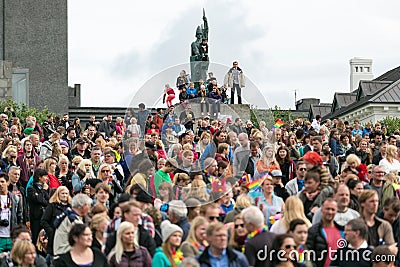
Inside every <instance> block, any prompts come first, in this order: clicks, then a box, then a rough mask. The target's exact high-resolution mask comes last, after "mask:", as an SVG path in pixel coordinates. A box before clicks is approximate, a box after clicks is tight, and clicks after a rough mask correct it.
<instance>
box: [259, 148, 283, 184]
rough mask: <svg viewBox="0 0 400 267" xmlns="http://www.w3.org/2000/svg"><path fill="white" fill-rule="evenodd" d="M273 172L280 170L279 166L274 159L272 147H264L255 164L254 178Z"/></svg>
mask: <svg viewBox="0 0 400 267" xmlns="http://www.w3.org/2000/svg"><path fill="white" fill-rule="evenodd" d="M273 170H280V166H279V163H278V162H277V161H276V159H275V151H274V147H273V146H272V145H266V146H265V147H264V149H263V151H262V156H261V158H260V159H259V160H258V161H257V162H256V172H255V173H254V177H256V178H258V177H260V176H261V175H263V174H265V173H267V172H271V171H273Z"/></svg>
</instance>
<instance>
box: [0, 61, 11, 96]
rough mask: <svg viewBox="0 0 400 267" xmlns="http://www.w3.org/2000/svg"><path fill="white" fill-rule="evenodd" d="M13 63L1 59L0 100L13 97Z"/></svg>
mask: <svg viewBox="0 0 400 267" xmlns="http://www.w3.org/2000/svg"><path fill="white" fill-rule="evenodd" d="M11 79H12V63H11V62H10V61H2V60H0V100H2V99H11V97H12V92H11V85H12V82H11Z"/></svg>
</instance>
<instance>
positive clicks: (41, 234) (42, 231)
mask: <svg viewBox="0 0 400 267" xmlns="http://www.w3.org/2000/svg"><path fill="white" fill-rule="evenodd" d="M44 233H45V230H44V229H42V230H40V232H39V235H38V239H37V242H36V247H37V249H38V251H40V252H44V253H46V252H47V248H45V247H44V246H43V243H42V242H40V238H41V237H43V234H44Z"/></svg>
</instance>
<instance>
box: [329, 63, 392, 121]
mask: <svg viewBox="0 0 400 267" xmlns="http://www.w3.org/2000/svg"><path fill="white" fill-rule="evenodd" d="M396 69H399V70H400V67H399V68H396ZM387 73H389V74H388V75H387V76H386V77H389V76H390V77H392V78H396V77H397V76H396V72H391V71H389V72H387ZM384 75H385V74H384ZM384 75H382V76H380V77H383V76H384ZM378 78H379V77H378ZM368 103H391V104H400V76H398V79H397V80H396V81H394V82H393V81H389V80H384V78H382V80H372V81H360V84H359V87H358V89H357V95H356V98H355V100H354V102H353V103H352V104H350V105H347V106H345V107H341V108H340V109H335V110H334V109H333V108H332V111H333V112H332V113H330V114H327V115H325V116H323V119H329V118H334V117H339V116H341V115H344V114H346V113H348V112H349V111H352V110H354V109H356V108H359V107H362V106H364V105H366V104H368Z"/></svg>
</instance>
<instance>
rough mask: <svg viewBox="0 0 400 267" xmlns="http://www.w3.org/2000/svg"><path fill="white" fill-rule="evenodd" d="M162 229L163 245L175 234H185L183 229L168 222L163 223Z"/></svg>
mask: <svg viewBox="0 0 400 267" xmlns="http://www.w3.org/2000/svg"><path fill="white" fill-rule="evenodd" d="M160 227H161V234H162V240H163V243H165V242H167V240H168V238H169V237H170V236H171V235H172V234H173V233H175V232H179V233H181V234H183V231H182V229H181V228H180V227H179V226H178V225H176V224H172V223H171V222H170V221H168V220H165V221H163V222H162V223H161V226H160Z"/></svg>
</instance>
